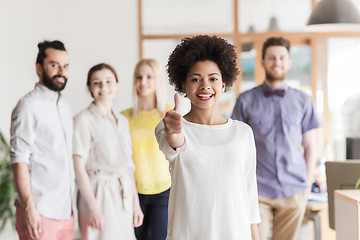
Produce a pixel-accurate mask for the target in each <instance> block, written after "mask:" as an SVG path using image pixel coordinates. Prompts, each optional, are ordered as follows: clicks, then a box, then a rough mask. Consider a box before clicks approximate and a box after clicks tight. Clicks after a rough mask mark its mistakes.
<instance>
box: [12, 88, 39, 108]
mask: <svg viewBox="0 0 360 240" xmlns="http://www.w3.org/2000/svg"><path fill="white" fill-rule="evenodd" d="M38 100H39V97H38V96H37V94H36V92H35V91H34V90H31V91H30V92H28V93H26V94H25V95H24V96H23V97H22V98H20V99H19V101H18V102H17V103H16V105H15V107H14V110H13V112H19V111H27V112H30V111H33V110H34V109H35V108H37V106H36V105H37V101H38Z"/></svg>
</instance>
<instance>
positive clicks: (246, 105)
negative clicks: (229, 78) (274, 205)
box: [232, 83, 320, 198]
mask: <svg viewBox="0 0 360 240" xmlns="http://www.w3.org/2000/svg"><path fill="white" fill-rule="evenodd" d="M283 89H284V90H285V96H284V97H281V96H278V95H275V94H274V95H271V96H269V97H265V95H264V92H265V91H266V90H273V89H271V88H270V87H269V86H268V85H266V84H265V83H264V84H262V85H260V86H257V87H255V88H253V89H251V90H249V91H246V92H244V93H242V94H240V95H239V97H238V99H237V101H236V105H235V107H234V111H233V114H232V118H233V119H237V120H240V121H243V122H245V123H247V124H249V125H250V126H251V128H252V129H253V131H254V136H255V143H256V154H257V169H256V174H257V182H258V191H259V195H262V196H265V197H268V198H281V197H283V196H285V197H286V198H289V197H291V196H293V195H295V194H297V193H300V192H302V191H304V190H305V189H306V188H307V185H306V162H305V157H304V152H303V148H302V134H303V133H305V132H306V131H309V130H311V129H314V128H317V127H319V126H320V120H319V118H318V117H317V115H316V111H315V107H314V104H313V102H312V99H311V97H310V96H308V95H307V94H305V93H303V92H301V91H299V90H296V89H294V88H291V87H289V86H286V85H285V86H284V87H283Z"/></svg>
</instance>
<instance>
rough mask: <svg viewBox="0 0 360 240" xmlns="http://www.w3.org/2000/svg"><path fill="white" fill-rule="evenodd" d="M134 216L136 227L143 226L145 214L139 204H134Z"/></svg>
mask: <svg viewBox="0 0 360 240" xmlns="http://www.w3.org/2000/svg"><path fill="white" fill-rule="evenodd" d="M133 216H134V221H133V225H134V227H140V226H141V225H142V224H143V220H144V214H143V212H142V211H141V207H140V205H139V202H138V203H137V204H135V203H134V207H133Z"/></svg>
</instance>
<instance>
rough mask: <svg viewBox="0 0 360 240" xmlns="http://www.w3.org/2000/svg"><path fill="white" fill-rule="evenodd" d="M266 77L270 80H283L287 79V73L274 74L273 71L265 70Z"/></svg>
mask: <svg viewBox="0 0 360 240" xmlns="http://www.w3.org/2000/svg"><path fill="white" fill-rule="evenodd" d="M265 77H266V79H267V80H268V81H269V82H276V81H283V80H285V77H286V73H283V74H281V75H277V76H274V75H273V74H272V73H271V72H268V71H265Z"/></svg>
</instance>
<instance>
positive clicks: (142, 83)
mask: <svg viewBox="0 0 360 240" xmlns="http://www.w3.org/2000/svg"><path fill="white" fill-rule="evenodd" d="M135 88H136V93H137V94H138V96H139V97H148V96H151V95H154V96H155V91H156V79H155V74H154V71H153V70H152V68H151V67H150V66H149V65H147V64H143V65H141V66H140V67H139V69H138V71H137V73H136V76H135Z"/></svg>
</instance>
